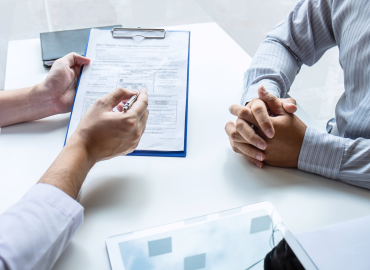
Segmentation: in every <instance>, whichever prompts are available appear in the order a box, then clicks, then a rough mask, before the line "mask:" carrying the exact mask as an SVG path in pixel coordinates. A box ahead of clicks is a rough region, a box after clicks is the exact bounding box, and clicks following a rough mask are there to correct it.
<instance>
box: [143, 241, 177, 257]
mask: <svg viewBox="0 0 370 270" xmlns="http://www.w3.org/2000/svg"><path fill="white" fill-rule="evenodd" d="M148 248H149V257H153V256H157V255H162V254H166V253H171V252H172V239H171V237H168V238H163V239H159V240H154V241H149V242H148Z"/></svg>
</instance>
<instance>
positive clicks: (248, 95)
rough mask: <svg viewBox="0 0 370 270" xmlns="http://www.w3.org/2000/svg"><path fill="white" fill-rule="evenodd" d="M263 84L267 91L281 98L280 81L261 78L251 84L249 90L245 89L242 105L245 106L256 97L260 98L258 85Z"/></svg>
mask: <svg viewBox="0 0 370 270" xmlns="http://www.w3.org/2000/svg"><path fill="white" fill-rule="evenodd" d="M261 85H263V86H264V87H265V89H266V91H267V92H269V93H270V94H272V95H274V96H275V97H277V98H280V88H279V85H278V83H276V82H275V81H273V80H269V79H264V80H260V81H258V82H257V83H254V84H252V85H251V86H249V88H248V89H247V90H245V92H244V94H243V96H242V99H241V105H242V106H244V105H245V104H246V103H247V102H249V101H251V100H252V99H254V98H258V87H260V86H261Z"/></svg>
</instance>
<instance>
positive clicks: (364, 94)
mask: <svg viewBox="0 0 370 270" xmlns="http://www.w3.org/2000/svg"><path fill="white" fill-rule="evenodd" d="M334 46H338V48H339V62H340V65H341V66H342V68H343V71H344V86H345V92H344V93H343V95H342V96H341V98H340V99H339V101H338V104H337V106H336V110H335V125H336V130H337V135H338V136H334V135H331V134H327V133H321V132H319V131H317V130H315V129H312V128H307V131H306V134H305V137H304V141H303V144H302V148H301V152H300V155H299V160H298V169H300V170H304V171H308V172H311V173H316V174H320V175H323V176H325V177H329V178H332V179H337V180H340V181H342V182H346V183H349V184H353V185H357V186H361V187H365V188H370V140H369V139H370V1H369V0H346V1H345V0H302V1H300V2H299V3H298V4H297V5H296V7H295V8H294V9H293V11H292V12H291V13H290V14H289V15H288V17H287V18H286V19H285V20H284V21H283V22H282V23H280V24H279V25H277V26H276V27H275V28H274V29H273V30H272V31H270V32H269V33H268V34H267V35H266V38H265V40H264V41H263V42H262V44H261V45H260V47H259V49H258V51H257V53H256V55H255V56H254V58H253V61H252V64H251V66H250V68H249V69H248V70H247V72H246V73H245V77H244V87H245V92H244V94H243V97H242V104H245V103H246V102H248V101H250V100H251V99H253V98H255V97H258V94H257V88H258V86H259V85H264V86H265V88H266V90H267V91H269V92H270V93H271V94H273V95H275V96H276V97H285V95H286V94H287V92H288V91H289V89H290V87H291V85H292V83H293V81H294V78H295V76H296V75H297V74H298V72H299V70H300V68H301V66H302V65H303V64H305V65H308V66H312V65H313V64H315V63H316V62H317V61H318V60H319V59H320V58H321V56H322V55H323V54H324V53H325V51H327V50H328V49H330V48H332V47H334Z"/></svg>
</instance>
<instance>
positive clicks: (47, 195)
mask: <svg viewBox="0 0 370 270" xmlns="http://www.w3.org/2000/svg"><path fill="white" fill-rule="evenodd" d="M35 199H37V200H38V201H45V202H47V203H48V204H49V205H51V206H53V207H54V208H55V209H57V210H58V211H59V212H61V213H62V214H64V215H65V216H66V217H68V218H70V219H71V220H72V221H73V231H74V232H75V231H77V230H78V229H79V228H80V227H81V226H82V223H83V211H84V208H83V206H82V205H81V204H79V203H78V202H77V201H76V200H75V199H73V198H72V197H71V196H69V195H68V194H67V193H65V192H64V191H62V190H60V189H59V188H57V187H55V186H52V185H49V184H44V183H39V184H36V185H35V186H33V187H32V188H31V189H30V190H29V191H28V192H27V193H26V194H25V195H24V196H23V198H22V200H26V201H27V200H35Z"/></svg>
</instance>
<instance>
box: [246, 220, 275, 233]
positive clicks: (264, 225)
mask: <svg viewBox="0 0 370 270" xmlns="http://www.w3.org/2000/svg"><path fill="white" fill-rule="evenodd" d="M270 223H271V219H270V216H262V217H257V218H253V219H252V224H251V231H250V234H252V233H258V232H263V231H267V230H269V229H270Z"/></svg>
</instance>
